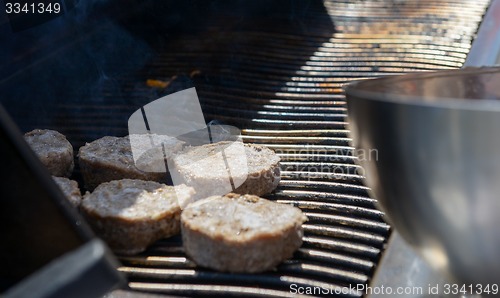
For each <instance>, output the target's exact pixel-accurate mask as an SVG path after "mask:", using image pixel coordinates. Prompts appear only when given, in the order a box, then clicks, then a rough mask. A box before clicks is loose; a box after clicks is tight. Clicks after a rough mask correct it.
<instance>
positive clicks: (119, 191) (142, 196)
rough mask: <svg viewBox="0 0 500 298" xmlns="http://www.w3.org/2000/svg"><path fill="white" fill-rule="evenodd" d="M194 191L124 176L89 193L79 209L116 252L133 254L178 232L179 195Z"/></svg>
mask: <svg viewBox="0 0 500 298" xmlns="http://www.w3.org/2000/svg"><path fill="white" fill-rule="evenodd" d="M193 194H194V190H193V189H192V188H190V187H187V186H185V185H180V186H176V190H174V187H173V186H167V185H165V184H160V183H157V182H153V181H143V180H133V179H123V180H116V181H111V182H106V183H102V184H101V185H99V186H98V187H97V188H96V189H95V190H94V192H92V193H91V194H90V193H87V194H86V195H85V196H84V199H83V201H82V204H81V207H80V210H81V212H82V214H83V215H84V216H85V218H86V219H87V221H88V222H89V224H90V226H91V227H92V229H93V230H94V231H95V233H96V234H97V235H98V236H99V237H101V238H102V239H104V241H106V242H107V244H108V245H109V247H110V248H111V249H112V250H113V251H114V252H116V253H118V254H124V255H131V254H136V253H139V252H141V251H144V250H145V249H146V248H147V247H148V246H149V245H150V244H152V243H154V242H155V241H156V240H158V239H161V238H167V237H170V236H173V235H175V234H178V233H179V231H180V227H179V225H180V222H179V221H180V219H179V218H180V213H181V209H180V207H179V204H178V202H177V196H181V197H190V196H192V195H193ZM184 199H187V198H184Z"/></svg>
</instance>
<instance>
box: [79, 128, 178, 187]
mask: <svg viewBox="0 0 500 298" xmlns="http://www.w3.org/2000/svg"><path fill="white" fill-rule="evenodd" d="M141 136H142V137H141ZM130 138H133V139H134V146H135V147H134V150H138V151H139V152H140V153H141V154H140V156H139V157H137V156H136V158H135V160H134V154H133V151H132V147H131V144H130ZM154 139H155V140H156V141H157V142H161V143H163V147H161V146H154V147H153V146H152V145H151V140H150V139H149V138H148V136H147V135H131V136H126V137H110V136H106V137H103V138H100V139H98V140H95V141H93V142H91V143H87V144H86V145H85V146H83V147H81V148H80V150H79V152H78V161H79V163H80V170H81V172H82V176H83V180H84V183H85V188H86V189H88V190H93V189H94V188H96V187H97V186H98V185H99V184H101V183H103V182H108V181H113V180H120V179H124V178H129V179H140V180H151V181H157V182H166V177H167V176H166V171H167V169H166V166H165V160H164V157H166V158H167V159H168V158H170V157H171V155H172V154H173V153H175V152H177V151H179V150H181V149H182V146H183V142H181V141H178V140H176V139H174V138H171V137H168V136H159V135H154ZM149 148H151V149H149ZM148 149H149V150H148Z"/></svg>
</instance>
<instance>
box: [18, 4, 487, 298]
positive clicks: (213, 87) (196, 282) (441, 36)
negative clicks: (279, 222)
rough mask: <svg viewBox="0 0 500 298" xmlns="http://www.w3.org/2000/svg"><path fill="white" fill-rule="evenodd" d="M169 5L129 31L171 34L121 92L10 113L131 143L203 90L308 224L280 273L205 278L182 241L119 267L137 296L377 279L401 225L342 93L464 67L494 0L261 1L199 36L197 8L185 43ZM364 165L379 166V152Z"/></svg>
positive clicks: (215, 17)
mask: <svg viewBox="0 0 500 298" xmlns="http://www.w3.org/2000/svg"><path fill="white" fill-rule="evenodd" d="M159 2H161V1H156V2H154V1H153V8H154V9H153V10H148V13H147V14H146V15H147V18H149V19H148V20H145V19H144V17H143V18H141V19H140V22H135V23H134V20H130V19H127V20H122V22H123V26H124V27H126V28H129V29H130V31H131V32H137V28H135V27H134V26H137V23H141V22H145V23H146V24H149V25H150V26H149V27H148V26H146V25H144V24H142V23H141V25H140V26H139V27H140V28H142V29H147V30H152V31H153V34H152V35H154V34H156V33H158V32H160V33H161V34H163V37H164V39H161V40H155V39H151V38H149V39H148V38H144V39H145V40H146V41H147V42H148V43H149V44H150V46H151V47H153V48H155V49H156V52H155V54H154V55H152V58H151V59H150V63H149V64H148V65H147V66H146V67H144V68H142V69H141V70H139V71H134V72H130V73H125V74H121V75H119V76H116V77H114V78H113V84H108V83H109V82H108V81H106V82H108V83H106V84H103V85H102V86H100V89H99V90H101V91H102V94H100V97H99V100H98V101H96V100H94V102H93V103H88V98H83V97H82V98H80V99H76V100H74V101H73V102H72V103H67V102H65V101H64V100H61V101H59V102H58V103H57V105H56V106H57V111H54V112H53V114H54V116H53V117H52V118H51V120H50V121H49V120H43V119H31V120H30V119H29V118H28V117H25V115H24V114H23V111H18V110H16V109H12V110H13V111H14V112H13V114H14V115H18V116H19V117H20V118H22V119H23V121H22V125H21V126H22V127H23V128H24V129H26V130H28V129H31V128H33V127H36V126H45V127H54V128H57V129H59V130H61V131H63V132H64V133H66V134H67V135H68V136H69V139H70V140H72V142H73V143H74V144H75V145H77V146H78V145H81V144H83V143H84V142H85V141H90V140H92V139H95V138H98V137H100V136H103V135H105V134H112V135H124V134H126V133H127V132H126V120H127V118H128V116H129V115H130V114H131V113H132V112H133V111H135V110H136V109H137V108H138V107H141V106H142V105H144V104H145V103H148V102H150V101H152V100H154V99H156V98H158V97H160V96H161V95H164V94H166V93H170V92H174V91H177V90H180V89H184V88H187V87H191V86H195V87H196V89H197V92H198V95H199V96H200V100H201V104H202V108H203V111H204V113H205V117H206V120H207V121H211V120H218V121H222V122H224V123H226V124H232V125H235V126H238V127H239V128H241V129H242V133H243V135H244V140H245V141H246V142H252V143H259V144H263V145H266V146H268V147H270V148H272V149H274V150H275V151H276V152H277V153H278V154H279V155H280V157H281V159H282V165H281V166H282V181H281V183H280V185H279V187H278V189H277V190H276V191H275V193H273V194H272V195H269V196H267V198H269V199H273V200H276V201H278V202H281V203H286V204H292V205H295V206H298V207H299V208H301V209H302V210H304V211H305V213H306V215H307V216H308V218H309V221H308V222H307V223H306V224H305V225H304V229H305V236H304V245H303V246H302V248H301V249H300V250H299V251H298V252H297V253H296V254H295V256H294V258H293V259H292V260H289V261H287V262H285V263H284V264H282V265H280V266H279V267H278V268H277V269H276V271H272V272H267V273H263V274H226V273H218V272H213V271H210V270H205V269H201V268H197V267H196V266H195V265H194V264H193V263H192V262H191V261H189V260H188V259H187V258H186V256H185V255H184V253H183V250H182V243H181V240H180V237H176V238H173V239H168V240H162V241H158V242H157V243H156V244H155V245H154V246H153V247H151V248H150V249H149V250H148V251H146V252H145V253H143V254H141V255H138V256H134V257H121V261H122V262H123V267H121V268H120V270H121V271H122V272H124V273H126V274H127V276H128V278H129V286H130V288H132V289H134V290H138V291H148V292H158V293H167V294H176V295H195V296H211V297H213V296H219V295H226V296H242V295H250V296H294V297H296V295H292V293H293V286H292V285H294V284H295V285H297V286H308V287H321V288H323V289H330V290H331V291H334V289H337V290H338V291H337V292H341V291H340V290H341V289H342V287H349V285H351V286H354V287H355V285H356V284H360V283H361V284H364V283H367V282H369V280H370V278H371V276H372V274H373V271H374V269H375V267H376V265H377V263H378V260H379V258H380V254H381V252H382V251H383V249H384V245H385V242H386V240H387V237H388V236H389V233H390V226H389V225H388V224H386V223H385V222H384V221H383V214H382V212H380V211H378V210H377V209H376V208H375V206H374V203H375V200H374V199H372V198H370V197H369V196H368V193H367V191H368V189H367V188H366V187H365V186H363V184H362V182H361V181H362V178H363V175H364V172H363V169H361V168H360V167H358V166H357V165H356V164H355V160H356V158H355V157H353V150H354V148H352V147H350V145H349V141H350V140H349V136H348V130H347V127H346V125H347V122H346V121H347V119H346V107H345V99H344V96H343V94H342V86H343V85H344V84H346V83H348V82H350V81H352V80H358V79H365V78H370V77H376V76H381V75H393V74H399V73H404V72H411V71H427V70H437V69H451V68H459V67H461V66H462V64H463V62H464V60H465V57H466V54H467V53H468V51H469V48H470V44H471V41H472V38H473V37H474V34H475V32H476V30H477V27H478V25H479V22H480V21H481V18H482V15H483V13H484V12H485V9H486V6H487V4H488V1H486V0H482V1H474V2H472V1H467V0H454V1H429V0H424V1H422V0H406V1H394V0H386V1H384V0H378V1H377V0H370V1H325V2H324V3H321V2H313V1H302V2H300V3H299V1H278V2H276V3H275V4H274V5H272V7H271V5H270V4H268V3H265V2H262V3H261V2H257V3H258V4H255V5H254V6H252V8H251V9H249V11H250V12H247V11H246V10H245V8H242V7H238V6H237V5H236V4H232V5H231V6H229V7H228V8H223V5H222V4H221V2H219V1H211V2H208V3H209V4H205V5H204V6H202V7H198V10H201V11H203V12H204V13H202V14H201V15H203V18H202V19H203V20H202V21H200V18H201V16H200V14H199V12H198V14H194V16H193V21H192V24H189V26H187V24H186V23H189V22H190V21H189V14H190V13H191V14H193V9H191V8H190V9H186V11H181V12H180V15H182V16H183V18H185V19H186V20H188V21H185V22H182V25H183V26H185V27H186V28H188V29H186V28H184V29H183V30H180V29H179V27H175V26H174V29H175V30H177V29H179V30H180V31H181V34H179V32H173V31H172V30H170V29H169V28H168V26H167V25H164V24H162V23H161V19H162V18H165V16H166V15H167V16H168V15H169V11H168V10H169V9H170V8H171V5H170V4H171V3H170V2H164V3H159ZM188 3H190V4H193V3H192V2H188ZM193 5H194V4H193ZM259 5H262V7H264V8H257V7H258V6H259ZM194 6H196V5H194ZM176 13H179V11H176ZM148 21H149V23H148ZM167 23H168V22H167ZM168 24H170V23H168ZM141 26H142V27H141ZM134 28H135V29H134ZM334 29H335V30H334ZM162 30H163V31H162ZM169 30H170V31H169ZM175 30H174V31H175ZM134 34H135V33H134ZM166 41H168V42H166ZM110 63H111V62H110ZM174 76H175V77H174ZM101 78H102V77H101ZM147 79H158V80H163V81H166V82H168V87H167V88H166V89H155V88H151V87H148V86H147V85H146V80H147ZM117 86H119V87H117ZM117 88H118V91H117ZM16 113H17V114H16ZM82 115H85V117H82ZM44 121H45V122H44ZM370 154H375V155H373V156H372V155H370ZM366 158H376V148H374V152H370V153H369V155H368V156H366ZM291 290H292V292H291ZM330 293H331V292H330ZM344 293H345V291H344ZM313 294H314V295H315V296H324V295H325V293H324V292H321V291H320V292H314V293H313ZM362 295H363V293H361V292H357V291H352V292H349V293H345V295H340V294H339V295H338V296H346V297H360V296H362Z"/></svg>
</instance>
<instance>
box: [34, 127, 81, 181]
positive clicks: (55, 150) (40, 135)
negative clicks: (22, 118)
mask: <svg viewBox="0 0 500 298" xmlns="http://www.w3.org/2000/svg"><path fill="white" fill-rule="evenodd" d="M24 139H25V140H26V142H27V143H28V144H29V145H30V147H31V149H32V150H33V151H34V152H35V153H36V155H37V156H38V158H39V159H40V161H41V162H42V164H44V165H45V167H46V168H47V169H48V170H49V172H50V174H51V175H53V176H59V177H69V176H71V173H72V172H73V168H74V165H75V163H74V158H73V146H71V144H70V142H68V140H67V139H66V137H65V136H64V135H63V134H61V133H59V132H57V131H55V130H49V129H35V130H32V131H30V132H27V133H25V134H24Z"/></svg>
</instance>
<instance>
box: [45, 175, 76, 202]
mask: <svg viewBox="0 0 500 298" xmlns="http://www.w3.org/2000/svg"><path fill="white" fill-rule="evenodd" d="M52 178H53V179H54V181H55V182H56V184H57V185H58V186H59V188H60V189H61V191H62V192H63V194H64V195H65V196H66V198H67V199H68V200H69V201H70V202H71V204H72V205H73V206H75V207H78V206H80V203H81V202H82V193H81V192H80V188H78V183H77V182H76V181H74V180H70V179H68V178H65V177H56V176H52Z"/></svg>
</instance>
